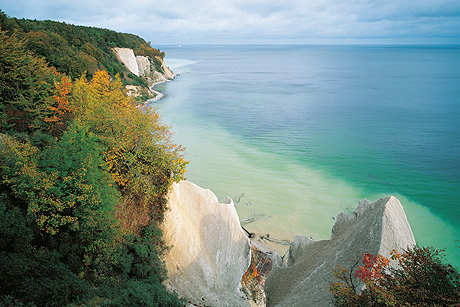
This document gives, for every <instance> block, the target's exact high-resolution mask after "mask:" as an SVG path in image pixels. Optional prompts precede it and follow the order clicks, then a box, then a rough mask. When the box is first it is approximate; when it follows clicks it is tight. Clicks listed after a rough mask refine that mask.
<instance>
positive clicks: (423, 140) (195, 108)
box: [153, 46, 460, 266]
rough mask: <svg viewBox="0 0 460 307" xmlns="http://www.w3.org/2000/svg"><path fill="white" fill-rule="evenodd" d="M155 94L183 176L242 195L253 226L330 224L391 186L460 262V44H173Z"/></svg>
mask: <svg viewBox="0 0 460 307" xmlns="http://www.w3.org/2000/svg"><path fill="white" fill-rule="evenodd" d="M161 50H164V51H165V52H166V55H167V58H166V63H167V64H168V65H169V66H170V67H171V69H172V70H173V71H174V72H176V73H180V76H179V77H178V78H177V79H176V80H175V81H174V82H170V83H167V84H162V85H160V86H159V87H158V89H159V90H160V91H162V92H164V93H165V94H166V98H164V99H163V100H161V101H159V102H156V103H155V104H154V105H153V106H154V107H157V108H158V110H159V112H160V114H162V116H163V119H164V121H165V122H166V123H170V124H172V126H173V129H172V130H173V131H174V132H175V133H176V135H175V140H176V141H177V142H178V143H181V144H183V145H184V146H186V147H187V153H186V158H187V159H188V160H189V161H191V163H190V165H189V167H188V172H187V178H188V179H189V180H191V181H193V182H195V183H197V184H198V185H200V186H202V187H205V188H209V189H211V190H212V191H213V192H214V193H215V194H216V195H217V196H218V197H219V198H220V199H222V200H223V199H225V197H226V196H227V195H228V196H230V197H232V198H234V199H238V197H239V196H241V195H242V194H243V193H244V195H243V197H242V198H241V201H240V202H239V203H238V204H237V210H238V213H239V215H240V217H241V219H244V218H247V217H250V216H251V215H252V214H259V215H261V216H263V217H264V218H263V219H261V220H259V221H258V222H255V223H251V224H249V225H247V227H248V228H249V229H251V230H252V231H257V232H261V233H270V235H271V236H272V237H273V236H275V237H277V238H281V239H290V240H292V238H293V236H294V235H295V234H297V233H301V234H303V235H310V236H312V237H313V238H315V239H325V238H329V237H330V233H331V228H332V225H333V223H334V220H333V217H335V216H336V215H337V214H338V213H340V212H342V211H348V212H349V211H352V210H353V209H354V208H355V207H356V205H357V203H358V201H359V200H360V199H362V198H368V199H369V200H371V201H374V200H376V199H378V198H379V197H383V196H387V195H395V196H396V197H398V198H399V200H400V201H401V203H402V204H403V206H404V209H405V211H406V214H407V216H408V219H409V222H410V224H411V227H412V229H413V231H414V234H415V237H416V241H417V242H418V243H419V244H421V245H433V246H435V247H436V248H446V249H447V250H446V252H447V254H448V257H449V260H450V261H451V262H453V263H454V264H455V265H457V266H460V248H459V247H460V243H459V241H457V240H460V179H459V176H458V175H459V174H460V123H459V120H460V47H458V46H457V47H456V46H184V47H182V48H175V47H163V48H161Z"/></svg>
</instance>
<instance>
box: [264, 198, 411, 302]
mask: <svg viewBox="0 0 460 307" xmlns="http://www.w3.org/2000/svg"><path fill="white" fill-rule="evenodd" d="M413 245H415V240H414V236H413V234H412V230H411V228H410V225H409V223H408V221H407V218H406V215H405V213H404V210H403V207H402V205H401V203H400V202H399V200H398V199H396V198H395V197H393V196H391V197H387V198H382V199H379V200H377V201H376V202H374V203H370V202H369V201H368V200H366V199H365V200H362V201H360V203H359V206H358V208H357V209H356V210H355V211H354V213H353V214H351V215H345V214H343V213H341V214H339V215H338V216H337V219H336V223H335V225H334V227H333V230H332V236H331V239H330V240H322V241H314V240H312V239H310V238H309V237H304V236H300V235H297V236H296V237H295V239H294V242H293V243H292V244H291V246H290V249H289V259H288V262H287V265H282V264H281V258H279V256H278V260H277V261H273V269H272V271H271V273H270V275H269V277H268V278H267V280H266V282H265V293H266V295H267V306H292V307H296V306H299V307H300V306H302V307H304V306H315V307H317V306H334V302H333V296H332V294H331V293H330V292H329V290H328V285H329V283H330V282H331V281H334V275H333V272H332V270H331V268H334V267H335V264H339V265H341V266H343V267H346V268H347V267H349V266H350V264H351V262H350V259H351V260H352V261H353V260H357V259H358V258H359V257H361V256H362V254H363V253H365V252H367V253H371V254H373V255H376V254H381V255H383V256H385V257H387V258H390V252H391V251H392V250H393V249H396V250H399V251H402V250H403V249H406V248H407V247H412V246H413ZM361 259H362V258H361ZM276 263H278V264H276Z"/></svg>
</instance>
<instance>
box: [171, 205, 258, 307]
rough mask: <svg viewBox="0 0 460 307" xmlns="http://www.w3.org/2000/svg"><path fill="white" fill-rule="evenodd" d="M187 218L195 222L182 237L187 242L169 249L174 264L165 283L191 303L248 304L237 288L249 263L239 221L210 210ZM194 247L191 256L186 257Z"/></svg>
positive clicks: (248, 254) (207, 304) (198, 304)
mask: <svg viewBox="0 0 460 307" xmlns="http://www.w3.org/2000/svg"><path fill="white" fill-rule="evenodd" d="M216 205H221V204H216ZM227 205H228V204H227ZM224 206H225V205H224ZM190 222H191V224H192V225H194V226H195V227H194V229H190V232H189V235H190V238H181V240H183V239H188V242H186V244H181V245H180V246H177V245H176V246H173V247H172V249H171V253H172V255H171V256H172V257H175V259H174V260H175V261H174V262H175V267H174V268H172V270H171V269H169V272H168V274H169V280H168V283H169V284H170V285H171V286H172V287H173V288H174V289H178V290H179V291H178V292H180V293H179V294H180V296H182V297H184V298H186V300H188V301H189V303H191V304H192V305H194V306H213V307H215V306H249V305H248V303H247V301H244V300H243V299H242V295H241V294H239V290H238V288H239V284H240V281H241V277H242V276H243V274H244V272H245V271H246V270H247V268H248V267H249V263H250V244H249V240H248V238H247V237H246V236H245V234H244V232H243V230H242V229H241V226H240V225H239V223H238V221H233V220H230V221H226V220H224V219H223V218H222V216H221V215H219V214H209V215H206V216H204V217H202V218H201V219H200V220H199V221H196V223H194V222H193V221H190ZM184 243H185V242H184ZM196 251H198V254H197V255H196V256H195V257H194V258H193V259H185V258H186V257H193V256H192V255H193V254H194V253H195V252H196ZM181 260H186V261H181ZM181 262H182V263H184V262H185V263H188V265H186V266H181Z"/></svg>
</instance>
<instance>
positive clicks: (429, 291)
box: [329, 247, 460, 306]
mask: <svg viewBox="0 0 460 307" xmlns="http://www.w3.org/2000/svg"><path fill="white" fill-rule="evenodd" d="M391 254H392V257H391V258H392V260H395V261H397V265H396V266H394V267H390V266H389V260H388V259H386V258H385V257H383V256H381V255H377V256H373V255H370V254H367V253H366V254H364V259H363V265H362V266H360V267H359V268H358V269H357V270H356V271H355V272H354V273H353V269H354V268H353V267H352V269H351V270H347V269H344V268H343V267H340V266H337V269H335V270H334V274H335V276H336V277H337V278H338V279H339V280H340V282H332V283H330V285H329V289H330V291H331V292H332V293H333V295H334V298H335V300H336V306H460V273H459V272H458V270H457V269H456V268H455V267H453V266H452V265H450V264H446V263H444V262H443V261H442V256H443V250H435V249H434V248H432V247H414V248H412V249H408V250H406V251H404V253H402V254H400V253H398V252H397V251H393V252H392V253H391ZM357 263H358V262H356V264H357ZM359 283H363V284H364V285H365V287H364V289H363V290H362V291H361V293H359V288H361V287H359Z"/></svg>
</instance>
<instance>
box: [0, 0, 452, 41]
mask: <svg viewBox="0 0 460 307" xmlns="http://www.w3.org/2000/svg"><path fill="white" fill-rule="evenodd" d="M2 2H4V4H3V5H2V9H3V10H4V11H5V12H6V13H7V14H9V15H10V16H15V17H20V18H21V17H24V18H32V19H52V20H60V21H66V22H69V23H74V24H82V25H91V26H97V27H104V28H110V29H114V30H117V31H122V32H131V33H136V34H138V35H141V36H142V37H144V38H145V39H147V40H151V41H152V42H154V43H155V44H176V43H248V42H253V43H268V42H273V43H289V42H294V43H309V42H315V41H321V40H351V41H357V42H359V41H360V40H371V41H378V40H385V39H386V40H388V39H400V40H401V41H417V40H425V41H427V42H430V39H436V40H437V41H438V40H444V41H445V42H450V43H460V2H459V1H458V0H419V1H413V0H379V1H377V0H346V1H343V0H342V1H340V0H313V1H307V0H284V1H279V0H277V1H274V0H219V1H215V0H194V1H189V0H188V1H187V0H176V1H168V0H163V1H158V0H131V1H122V0H101V1H97V0H92V1H91V0H75V1H70V0H16V1H13V0H4V1H2ZM437 41H436V42H437ZM433 42H435V41H434V40H433Z"/></svg>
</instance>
